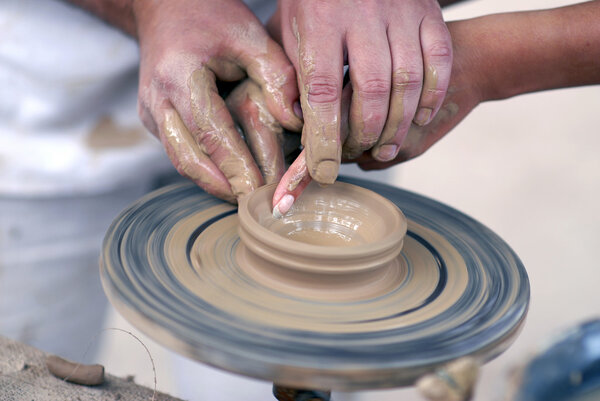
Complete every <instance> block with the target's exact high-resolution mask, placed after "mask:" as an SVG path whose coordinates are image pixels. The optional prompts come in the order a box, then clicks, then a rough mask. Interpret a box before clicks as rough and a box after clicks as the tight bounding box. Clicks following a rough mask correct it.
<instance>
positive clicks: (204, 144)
mask: <svg viewBox="0 0 600 401" xmlns="http://www.w3.org/2000/svg"><path fill="white" fill-rule="evenodd" d="M133 13H134V15H135V21H136V30H137V35H138V38H139V42H140V52H141V62H140V63H141V64H140V89H139V112H140V116H141V118H142V121H143V122H144V124H145V125H146V127H147V128H148V129H149V130H150V131H152V132H153V133H154V134H155V135H157V136H158V137H159V138H160V140H161V142H162V143H163V145H164V147H165V148H166V150H167V153H168V155H169V157H170V158H171V160H172V162H173V164H174V165H175V167H176V168H177V170H178V171H179V172H180V173H181V174H182V175H184V176H187V177H189V178H191V179H192V180H193V181H194V182H195V183H197V184H198V185H199V186H200V187H202V188H203V189H205V190H206V191H207V192H209V193H211V194H213V195H216V196H218V197H220V198H223V199H226V200H229V201H231V202H235V201H236V199H237V197H239V196H240V195H243V194H245V193H248V192H250V191H252V190H253V189H254V188H256V187H258V186H260V185H262V183H263V178H262V176H261V171H260V170H259V166H260V167H261V168H262V169H263V171H264V172H265V176H266V177H267V180H273V177H276V176H278V174H280V172H279V171H280V170H281V169H282V165H280V162H281V160H282V159H281V158H280V157H279V156H273V159H271V156H270V154H269V153H268V152H267V153H266V154H264V155H263V156H264V158H263V159H260V158H259V160H258V162H259V166H257V164H256V162H255V160H254V158H253V155H252V153H251V152H250V150H249V149H248V147H247V145H246V143H245V142H244V140H243V139H242V137H241V136H240V134H239V133H238V132H237V130H236V128H235V124H234V122H233V119H232V117H231V115H230V113H229V111H228V109H227V107H226V105H225V101H224V100H223V99H222V98H221V96H220V95H219V93H218V91H217V86H216V80H217V79H219V80H222V81H237V80H240V79H242V78H244V77H245V76H246V75H247V76H249V77H250V79H251V80H252V83H248V86H247V89H248V88H251V90H249V91H248V93H250V94H253V93H260V94H261V95H262V98H263V99H264V100H263V101H262V102H261V104H260V107H259V109H258V110H257V111H256V112H257V113H258V114H257V117H256V118H263V117H261V116H264V115H267V114H268V115H269V116H273V117H270V118H271V120H269V123H270V124H278V125H279V131H280V130H281V126H283V127H285V128H287V129H290V130H295V131H299V130H300V128H301V126H302V122H301V120H300V119H299V118H298V117H297V116H296V115H295V113H294V111H293V103H294V101H295V100H296V99H297V97H298V90H297V85H296V80H295V75H294V69H293V67H292V65H291V64H290V63H289V61H288V59H287V57H286V56H285V54H284V52H283V50H282V49H281V47H280V46H279V45H278V44H277V43H275V42H274V41H273V40H272V39H270V37H269V36H268V34H267V32H266V30H265V29H264V27H263V26H262V25H261V23H260V21H259V20H258V19H257V18H256V17H255V16H254V14H252V12H251V11H250V10H249V9H248V8H247V7H246V6H245V5H244V4H243V3H242V2H241V1H239V0H210V1H203V2H196V1H183V0H181V1H176V2H170V1H169V2H167V1H156V2H154V1H152V2H149V1H144V2H135V3H134V5H133ZM240 101H241V100H240ZM260 108H263V109H265V110H268V113H266V114H265V113H263V109H260ZM250 137H251V138H258V139H256V140H254V139H252V140H251V141H250V143H251V147H253V148H255V149H256V148H262V147H264V148H265V149H269V151H272V150H273V149H274V144H275V142H276V140H277V136H276V135H275V136H274V137H273V138H266V137H265V136H261V135H258V136H256V135H250ZM257 141H258V142H257ZM260 141H263V142H260ZM256 154H257V153H256V152H255V155H256ZM269 163H271V165H267V164H269Z"/></svg>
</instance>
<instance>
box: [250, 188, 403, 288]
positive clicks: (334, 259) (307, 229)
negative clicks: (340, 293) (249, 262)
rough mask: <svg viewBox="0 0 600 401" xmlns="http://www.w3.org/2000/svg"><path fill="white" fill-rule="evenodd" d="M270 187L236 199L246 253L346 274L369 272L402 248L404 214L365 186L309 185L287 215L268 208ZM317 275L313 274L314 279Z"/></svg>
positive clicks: (317, 270)
mask: <svg viewBox="0 0 600 401" xmlns="http://www.w3.org/2000/svg"><path fill="white" fill-rule="evenodd" d="M274 191H275V185H269V186H265V187H262V188H259V189H258V190H256V191H254V192H253V193H252V194H250V195H248V196H246V197H244V198H242V199H241V200H240V207H239V211H238V214H239V218H240V229H239V231H240V238H241V239H242V241H243V243H244V245H245V246H246V247H247V248H248V250H249V251H250V252H251V253H254V254H256V255H258V257H260V258H263V259H266V260H268V261H269V262H271V263H275V264H277V265H279V266H283V267H286V268H290V269H292V270H300V271H308V272H311V273H335V274H338V273H345V272H359V271H365V270H373V269H376V268H379V267H382V266H384V265H386V264H388V263H390V262H391V261H392V260H393V259H395V258H396V257H397V256H398V254H399V253H400V251H401V250H402V243H403V239H404V235H405V234H406V228H407V226H406V218H405V217H404V215H403V214H402V212H401V211H400V210H399V209H398V208H397V207H396V206H395V205H394V204H393V203H391V202H390V201H388V200H387V199H385V198H383V197H381V196H380V195H377V194H375V193H373V192H371V191H368V190H366V189H364V188H360V187H357V186H354V185H351V184H346V183H341V182H340V183H335V184H334V185H331V186H328V187H327V188H319V187H318V186H317V185H316V184H315V183H312V184H310V185H309V186H308V187H307V188H306V189H305V191H304V193H303V196H302V198H301V199H299V200H298V201H297V202H296V203H295V204H294V206H293V207H292V209H291V210H290V211H289V213H288V214H287V215H285V216H284V217H283V218H281V219H276V218H274V217H273V214H272V212H271V209H270V200H271V199H272V197H273V192H274ZM319 279H320V277H316V280H319Z"/></svg>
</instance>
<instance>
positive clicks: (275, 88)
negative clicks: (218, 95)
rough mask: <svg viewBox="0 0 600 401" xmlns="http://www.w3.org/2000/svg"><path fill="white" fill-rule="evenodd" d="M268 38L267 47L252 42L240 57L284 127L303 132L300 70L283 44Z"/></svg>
mask: <svg viewBox="0 0 600 401" xmlns="http://www.w3.org/2000/svg"><path fill="white" fill-rule="evenodd" d="M266 35H267V34H266V32H265V36H266ZM265 40H266V45H265V46H262V47H257V46H256V44H254V43H252V44H251V45H248V46H247V47H246V48H244V49H240V50H239V57H238V59H239V61H240V62H241V63H242V65H243V66H244V67H245V68H246V71H247V73H248V76H249V77H250V78H252V80H253V81H254V82H256V83H257V84H258V85H259V86H260V87H261V90H262V93H263V95H264V97H265V102H266V105H267V108H268V110H269V112H270V113H271V114H272V115H273V117H275V119H276V120H277V121H279V122H280V123H281V125H282V126H283V127H285V128H287V129H289V130H292V131H296V132H299V131H300V130H301V129H302V120H301V118H300V116H298V115H297V113H296V112H295V111H294V103H297V100H298V85H297V83H296V72H295V70H294V67H293V66H292V64H291V63H290V61H289V60H288V58H287V56H286V55H285V53H284V51H283V49H282V48H281V46H279V45H278V44H277V43H276V42H275V41H274V40H272V39H271V38H268V37H267V38H266V39H265ZM262 42H263V43H264V42H265V41H262Z"/></svg>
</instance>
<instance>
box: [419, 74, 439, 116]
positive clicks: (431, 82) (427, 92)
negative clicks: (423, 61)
mask: <svg viewBox="0 0 600 401" xmlns="http://www.w3.org/2000/svg"><path fill="white" fill-rule="evenodd" d="M437 83H438V72H437V69H436V68H435V66H433V65H431V64H430V65H429V66H427V69H426V70H425V77H424V80H423V95H422V96H427V98H428V99H427V101H428V103H433V102H429V100H430V99H429V98H430V97H431V96H432V95H435V94H436V93H437ZM421 102H422V99H421ZM432 112H433V109H431V108H429V107H420V108H419V109H418V110H417V115H416V116H415V123H416V124H418V125H425V124H427V123H429V120H430V119H431V113H432Z"/></svg>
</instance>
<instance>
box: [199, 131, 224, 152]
mask: <svg viewBox="0 0 600 401" xmlns="http://www.w3.org/2000/svg"><path fill="white" fill-rule="evenodd" d="M197 141H198V144H199V145H200V148H201V149H202V150H203V151H204V153H206V154H207V155H212V154H214V153H215V152H217V150H219V148H220V147H221V135H220V132H219V131H217V130H211V131H204V132H200V133H199V134H198V136H197Z"/></svg>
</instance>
